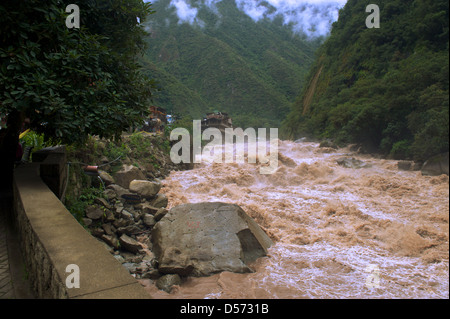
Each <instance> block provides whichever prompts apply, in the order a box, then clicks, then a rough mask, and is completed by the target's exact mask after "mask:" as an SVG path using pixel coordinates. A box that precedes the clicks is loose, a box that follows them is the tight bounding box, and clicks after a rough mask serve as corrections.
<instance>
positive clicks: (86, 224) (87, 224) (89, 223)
mask: <svg viewBox="0 0 450 319" xmlns="http://www.w3.org/2000/svg"><path fill="white" fill-rule="evenodd" d="M82 219H83V224H84V225H85V226H87V227H89V226H90V225H91V224H92V219H90V218H85V217H83V218H82Z"/></svg>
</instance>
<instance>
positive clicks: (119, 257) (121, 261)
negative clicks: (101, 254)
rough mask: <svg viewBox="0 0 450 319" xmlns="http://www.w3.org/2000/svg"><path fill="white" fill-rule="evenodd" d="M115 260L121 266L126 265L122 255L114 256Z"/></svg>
mask: <svg viewBox="0 0 450 319" xmlns="http://www.w3.org/2000/svg"><path fill="white" fill-rule="evenodd" d="M114 258H116V260H117V261H118V262H120V263H121V264H123V263H125V259H124V258H123V257H122V256H120V255H114Z"/></svg>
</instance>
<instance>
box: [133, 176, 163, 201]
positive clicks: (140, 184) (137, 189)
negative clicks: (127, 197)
mask: <svg viewBox="0 0 450 319" xmlns="http://www.w3.org/2000/svg"><path fill="white" fill-rule="evenodd" d="M129 188H130V191H132V192H134V193H137V194H139V195H141V196H142V197H145V198H153V197H155V196H156V194H158V192H159V190H160V189H161V183H156V182H151V181H147V180H133V181H131V183H130V187H129Z"/></svg>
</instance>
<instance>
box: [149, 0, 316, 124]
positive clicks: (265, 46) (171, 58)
mask: <svg viewBox="0 0 450 319" xmlns="http://www.w3.org/2000/svg"><path fill="white" fill-rule="evenodd" d="M203 3H204V2H203V1H200V0H199V1H196V0H193V1H191V2H190V4H191V5H192V6H193V8H196V10H197V11H198V14H197V18H196V19H195V20H193V21H192V22H191V23H187V22H183V21H181V20H180V19H179V18H178V17H177V15H176V12H175V10H176V9H175V7H174V6H172V5H171V2H170V1H169V0H159V1H157V2H155V3H154V4H153V9H154V10H155V11H156V13H155V14H153V15H151V17H150V21H149V22H148V29H149V31H150V33H151V35H150V37H149V38H148V44H149V48H148V50H147V56H146V57H145V59H146V65H147V67H148V70H149V72H150V73H151V74H154V78H155V79H156V80H157V81H158V83H159V85H160V87H161V89H162V90H161V92H158V93H157V94H155V104H157V105H159V106H162V107H164V108H166V109H168V110H169V111H173V112H175V113H179V114H181V115H186V114H189V115H190V116H192V117H199V116H201V115H202V114H204V113H206V112H208V111H214V110H220V111H224V112H228V113H230V115H231V116H232V118H233V120H234V124H235V125H237V126H242V127H249V126H253V127H263V126H272V127H273V126H279V124H280V122H281V120H282V119H283V118H284V117H285V116H286V115H287V113H288V112H289V110H290V105H291V104H292V102H293V101H294V99H295V97H296V96H297V95H298V94H299V93H300V90H301V88H302V86H303V79H304V77H305V76H306V74H307V70H308V69H309V67H310V66H311V64H312V62H313V54H314V51H315V48H317V46H318V40H316V41H314V42H311V41H306V40H304V39H302V38H301V37H300V36H299V35H295V34H293V33H292V31H291V30H290V28H289V27H288V26H284V25H283V24H282V21H281V20H280V19H278V20H277V19H275V20H274V21H271V20H268V19H266V20H261V21H259V22H255V21H253V20H252V19H251V18H250V17H249V16H247V15H246V14H245V13H243V12H242V11H240V10H239V9H238V8H237V6H236V3H235V1H234V0H223V1H221V2H218V3H216V5H215V7H214V8H215V9H214V10H213V9H211V8H210V7H207V6H205V5H204V4H203Z"/></svg>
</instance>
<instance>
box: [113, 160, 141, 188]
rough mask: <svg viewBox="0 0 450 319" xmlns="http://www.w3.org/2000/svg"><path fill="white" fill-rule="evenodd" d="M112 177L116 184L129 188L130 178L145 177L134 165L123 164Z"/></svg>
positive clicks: (138, 178) (139, 178)
mask: <svg viewBox="0 0 450 319" xmlns="http://www.w3.org/2000/svg"><path fill="white" fill-rule="evenodd" d="M114 179H115V181H116V184H117V185H120V186H122V187H123V188H129V187H130V182H131V181H132V180H135V179H137V180H143V179H145V175H144V174H143V173H142V172H141V170H140V169H139V168H137V167H136V166H133V165H123V166H122V169H121V170H120V171H118V172H117V173H116V174H114Z"/></svg>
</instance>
